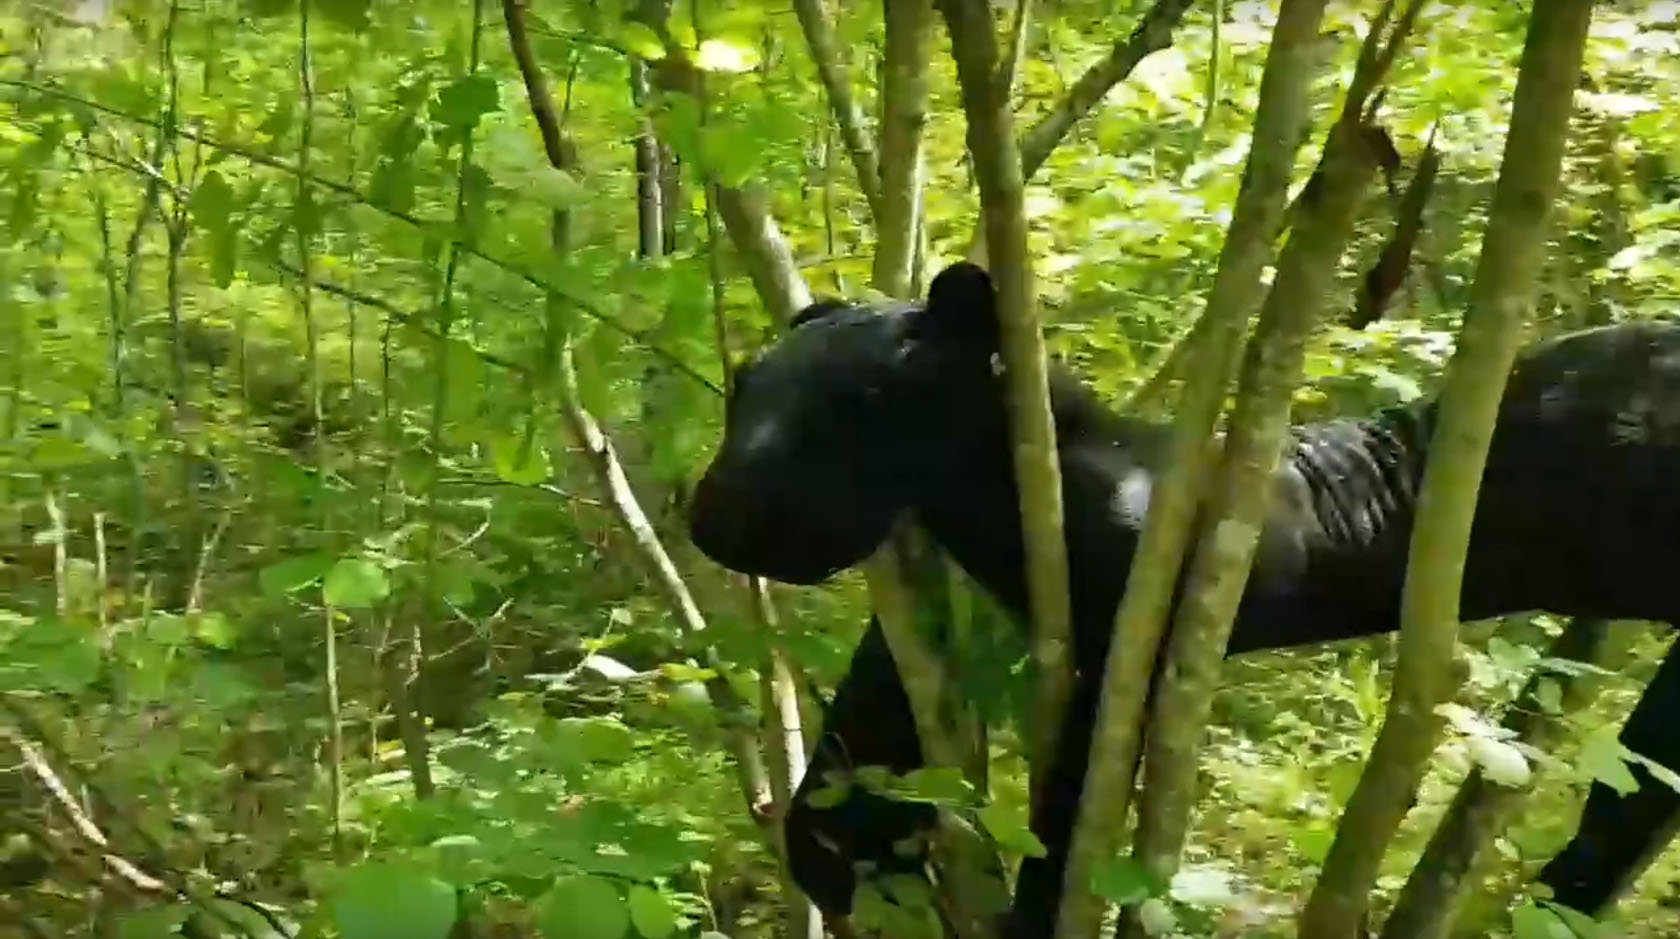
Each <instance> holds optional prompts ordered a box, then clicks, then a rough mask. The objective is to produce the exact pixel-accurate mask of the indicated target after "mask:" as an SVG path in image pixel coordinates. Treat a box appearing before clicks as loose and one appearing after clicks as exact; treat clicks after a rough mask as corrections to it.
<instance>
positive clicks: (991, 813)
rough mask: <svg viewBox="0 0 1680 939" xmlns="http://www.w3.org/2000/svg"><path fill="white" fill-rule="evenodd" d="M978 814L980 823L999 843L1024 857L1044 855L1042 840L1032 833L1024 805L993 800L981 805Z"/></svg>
mask: <svg viewBox="0 0 1680 939" xmlns="http://www.w3.org/2000/svg"><path fill="white" fill-rule="evenodd" d="M978 814H979V816H980V824H982V825H984V826H985V827H986V831H987V832H988V833H990V834H991V836H992V838H993V839H994V840H996V841H997V843H998V844H999V845H1001V846H1003V847H1005V848H1007V849H1009V850H1011V851H1015V852H1018V853H1020V854H1022V855H1024V856H1026V857H1044V856H1045V854H1046V849H1045V847H1044V842H1042V841H1039V840H1038V836H1037V835H1035V834H1033V831H1032V828H1031V827H1029V825H1028V819H1027V812H1026V809H1025V808H1024V807H1022V806H1010V805H1006V804H1004V803H1002V802H996V801H994V802H989V803H987V804H986V805H985V806H984V807H982V808H981V809H980V811H979V813H978Z"/></svg>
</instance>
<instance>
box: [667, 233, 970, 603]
mask: <svg viewBox="0 0 1680 939" xmlns="http://www.w3.org/2000/svg"><path fill="white" fill-rule="evenodd" d="M997 347H998V322H997V306H996V295H995V293H994V291H993V289H992V282H991V278H990V277H988V276H987V274H986V272H985V271H984V270H982V269H980V268H978V267H976V266H974V265H972V264H969V263H967V262H958V263H956V264H953V265H951V266H950V267H948V268H946V269H945V270H944V271H942V272H940V274H939V276H938V277H936V278H934V281H933V283H932V284H931V285H930V287H929V290H928V299H927V302H926V303H925V304H859V303H849V302H843V301H835V300H825V301H822V302H819V303H815V304H812V305H811V306H810V307H807V308H806V309H805V310H803V311H801V312H800V313H799V315H798V316H796V317H795V318H794V320H793V323H792V325H791V328H790V329H789V331H788V332H787V334H786V335H785V336H783V337H782V338H781V339H780V340H779V341H778V342H777V343H776V344H775V345H773V346H771V347H770V348H769V349H767V350H766V351H765V352H764V353H763V354H762V355H760V356H759V357H758V359H757V360H756V361H754V362H752V363H750V364H749V365H747V366H746V367H744V368H742V369H741V370H740V371H739V372H738V373H737V374H736V380H735V387H734V391H733V394H732V395H731V397H730V400H729V402H728V406H727V410H726V412H725V419H724V435H723V441H722V443H721V444H720V445H719V447H718V451H717V454H716V456H714V457H713V459H712V462H711V465H710V466H708V467H707V468H706V472H705V475H704V476H703V477H702V478H701V480H700V482H699V484H698V485H697V486H696V487H695V490H694V498H693V500H692V502H691V503H690V506H689V528H690V532H691V534H692V536H693V539H694V543H695V545H696V546H697V547H699V548H700V550H701V551H703V552H705V553H706V555H707V556H709V557H711V558H712V559H713V560H714V561H717V562H718V563H719V564H722V565H723V566H725V567H728V568H730V569H732V570H735V571H739V572H741V573H746V574H755V575H758V576H763V577H769V578H771V579H774V580H780V581H785V582H787V583H796V584H812V583H817V582H819V581H821V580H824V579H826V578H828V577H829V576H831V575H833V574H834V573H836V572H837V571H839V570H841V569H843V568H846V567H850V566H851V565H853V564H856V563H857V562H859V561H861V560H863V559H864V558H865V557H867V556H868V555H869V554H870V553H871V552H873V551H874V550H875V548H876V547H877V546H878V545H880V543H881V542H882V541H883V540H884V539H885V538H886V536H887V534H888V532H889V531H890V529H891V527H892V524H893V521H894V519H895V518H896V517H897V515H898V514H899V512H900V511H901V510H903V509H904V508H906V507H907V506H908V505H909V504H910V502H911V500H912V498H913V497H914V492H915V489H914V487H915V486H917V485H918V484H925V483H926V481H927V478H928V477H927V471H928V470H929V468H930V466H931V465H932V464H931V461H932V460H935V459H937V458H938V457H939V455H940V454H941V452H949V449H950V447H949V445H950V444H951V443H952V441H953V440H954V439H957V438H958V437H959V436H960V435H961V434H963V433H964V432H966V431H967V430H969V429H971V428H972V427H974V426H977V424H978V423H979V422H982V421H984V420H986V419H987V413H988V407H989V411H990V412H992V413H1001V412H1000V409H999V408H998V407H997V405H996V403H995V401H996V396H997V391H996V389H997V378H996V375H995V373H994V370H993V368H992V361H993V357H994V353H995V352H996V351H997Z"/></svg>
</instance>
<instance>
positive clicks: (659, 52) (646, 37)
mask: <svg viewBox="0 0 1680 939" xmlns="http://www.w3.org/2000/svg"><path fill="white" fill-rule="evenodd" d="M618 41H619V44H620V45H622V46H624V49H625V51H626V52H629V53H630V54H631V55H634V56H639V57H641V58H644V59H647V60H648V61H649V62H657V61H659V60H660V59H663V58H665V44H664V43H662V42H660V41H659V34H658V33H655V32H654V31H653V30H652V29H651V28H649V27H648V25H647V24H646V23H638V22H636V21H635V20H630V21H628V22H626V23H625V24H624V25H623V27H621V28H620V29H619V33H618Z"/></svg>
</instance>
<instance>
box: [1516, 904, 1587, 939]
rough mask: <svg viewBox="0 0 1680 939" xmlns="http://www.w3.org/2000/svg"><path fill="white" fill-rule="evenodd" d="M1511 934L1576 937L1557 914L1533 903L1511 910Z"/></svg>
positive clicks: (1529, 938) (1530, 938)
mask: <svg viewBox="0 0 1680 939" xmlns="http://www.w3.org/2000/svg"><path fill="white" fill-rule="evenodd" d="M1511 934H1512V936H1513V937H1514V939H1576V936H1575V933H1574V931H1573V930H1571V929H1570V928H1569V927H1568V926H1566V925H1564V922H1563V920H1562V919H1559V918H1558V916H1557V914H1555V913H1553V912H1552V911H1550V910H1547V909H1543V908H1542V907H1540V906H1538V905H1536V904H1534V903H1525V904H1523V905H1522V906H1519V907H1517V908H1516V909H1515V910H1512V911H1511Z"/></svg>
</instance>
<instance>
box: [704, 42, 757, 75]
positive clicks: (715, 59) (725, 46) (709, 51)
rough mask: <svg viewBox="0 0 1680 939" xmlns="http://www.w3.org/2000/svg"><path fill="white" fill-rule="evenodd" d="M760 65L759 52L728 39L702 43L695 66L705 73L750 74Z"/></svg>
mask: <svg viewBox="0 0 1680 939" xmlns="http://www.w3.org/2000/svg"><path fill="white" fill-rule="evenodd" d="M757 65H758V50H756V49H754V48H752V47H751V46H749V45H746V44H744V43H738V42H730V41H729V40H727V39H708V40H706V41H705V42H702V43H700V49H699V50H698V51H697V52H696V53H695V56H694V66H695V68H698V69H700V70H701V71H703V72H750V71H752V70H753V68H754V67H755V66H757Z"/></svg>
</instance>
